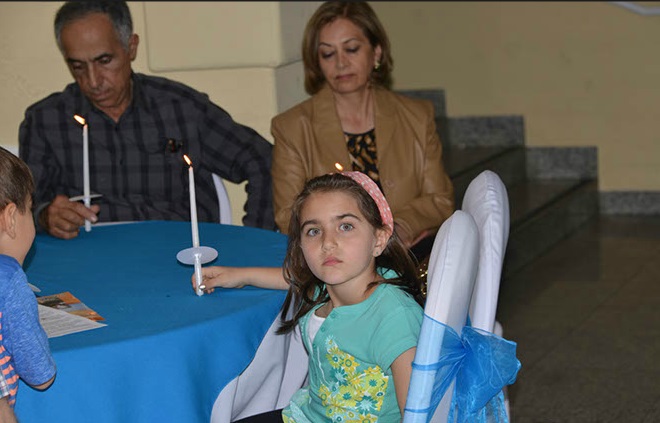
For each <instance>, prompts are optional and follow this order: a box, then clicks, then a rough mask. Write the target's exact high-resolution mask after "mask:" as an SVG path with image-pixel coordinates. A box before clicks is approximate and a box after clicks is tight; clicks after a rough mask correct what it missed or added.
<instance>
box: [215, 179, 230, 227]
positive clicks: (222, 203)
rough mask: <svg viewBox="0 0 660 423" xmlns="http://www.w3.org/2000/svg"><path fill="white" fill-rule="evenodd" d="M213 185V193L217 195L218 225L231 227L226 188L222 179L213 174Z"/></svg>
mask: <svg viewBox="0 0 660 423" xmlns="http://www.w3.org/2000/svg"><path fill="white" fill-rule="evenodd" d="M213 184H214V185H215V192H216V193H217V194H218V207H219V208H220V223H222V224H225V225H231V221H232V218H231V203H230V202H229V194H227V188H226V187H225V184H224V182H223V181H222V178H221V177H220V176H218V175H216V174H215V173H214V174H213Z"/></svg>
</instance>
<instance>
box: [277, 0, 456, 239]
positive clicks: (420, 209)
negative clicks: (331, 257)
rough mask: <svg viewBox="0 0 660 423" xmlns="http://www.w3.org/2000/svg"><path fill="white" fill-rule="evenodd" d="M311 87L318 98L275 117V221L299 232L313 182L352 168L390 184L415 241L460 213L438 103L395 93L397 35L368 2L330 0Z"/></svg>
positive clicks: (385, 186) (318, 29)
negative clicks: (293, 213)
mask: <svg viewBox="0 0 660 423" xmlns="http://www.w3.org/2000/svg"><path fill="white" fill-rule="evenodd" d="M303 63H304V66H305V89H306V91H307V92H308V93H309V94H310V95H312V97H311V98H310V99H308V100H306V101H304V102H302V103H300V104H298V105H297V106H294V107H293V108H291V109H289V110H287V111H286V112H284V113H282V114H280V115H278V116H276V117H275V118H273V120H272V124H271V132H272V134H273V137H274V139H275V145H274V148H273V163H272V171H271V172H272V179H273V195H274V207H275V221H276V223H277V225H278V227H279V228H280V230H281V231H282V232H284V233H287V232H288V230H289V227H288V226H289V218H290V208H291V205H292V203H293V200H294V198H295V197H296V195H297V194H298V193H299V192H300V190H301V189H302V187H303V185H304V183H305V181H306V180H308V179H310V178H312V177H315V176H318V175H321V174H324V173H329V172H335V171H337V169H336V168H335V163H338V164H340V165H341V166H342V168H343V169H344V170H359V171H362V172H364V173H366V174H367V175H369V176H370V177H371V178H372V179H374V181H376V182H377V183H378V184H379V186H380V187H381V189H382V190H383V192H384V194H385V197H386V198H387V200H388V202H389V204H390V206H391V207H392V212H393V214H394V222H395V231H396V233H397V235H398V236H399V238H401V239H402V241H404V243H405V244H406V245H407V246H409V247H412V246H414V245H415V244H416V243H418V242H419V241H420V240H421V239H423V238H424V237H426V236H429V235H435V232H436V231H437V229H438V228H439V227H440V225H441V224H442V222H444V221H445V219H447V218H448V217H449V216H450V215H451V213H452V212H453V211H454V192H453V186H452V183H451V181H450V179H449V177H448V176H447V174H446V173H445V171H444V167H443V164H442V145H441V143H440V139H439V137H438V134H437V131H436V126H435V119H434V113H433V106H432V104H431V103H430V102H428V101H425V100H416V99H412V98H408V97H405V96H402V95H399V94H395V93H393V92H392V91H390V90H388V89H387V87H388V86H389V85H390V80H391V69H392V58H391V56H390V47H389V40H388V38H387V35H386V33H385V31H384V29H383V27H382V25H381V23H380V21H379V20H378V18H377V16H376V15H375V13H374V12H373V10H372V9H371V7H370V6H369V5H368V4H367V3H365V2H327V3H324V4H322V5H321V6H320V7H319V9H318V10H317V11H316V12H315V14H314V15H313V16H312V17H311V19H310V20H309V22H308V24H307V27H306V29H305V34H304V39H303Z"/></svg>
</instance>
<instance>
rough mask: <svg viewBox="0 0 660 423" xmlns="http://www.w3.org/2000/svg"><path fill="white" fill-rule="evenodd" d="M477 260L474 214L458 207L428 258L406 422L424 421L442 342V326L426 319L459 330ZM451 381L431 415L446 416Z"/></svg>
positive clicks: (460, 329)
mask: <svg viewBox="0 0 660 423" xmlns="http://www.w3.org/2000/svg"><path fill="white" fill-rule="evenodd" d="M478 260H479V236H478V230H477V227H476V225H475V223H474V220H473V219H472V217H471V216H470V215H469V214H467V213H465V212H463V211H460V210H457V211H456V212H454V214H453V215H452V216H451V217H450V218H449V219H447V220H446V221H445V222H444V223H443V224H442V226H441V227H440V230H439V231H438V234H437V235H436V237H435V241H434V243H433V249H432V250H431V256H430V260H429V271H428V294H427V298H426V306H425V308H424V314H425V320H424V322H423V323H422V329H421V333H420V337H419V341H418V343H417V352H416V353H415V360H414V362H413V372H412V377H411V380H410V387H409V389H408V398H407V400H406V411H405V412H404V418H403V421H404V423H417V422H424V423H425V422H426V421H427V420H426V419H427V416H428V414H429V413H428V412H426V413H424V412H420V410H426V409H428V408H429V407H431V396H432V391H433V383H434V378H435V372H433V371H429V370H425V369H424V366H429V365H432V364H434V363H435V362H436V361H437V359H438V356H439V355H440V352H441V351H440V350H441V347H442V340H443V336H444V332H443V331H438V330H436V329H437V327H436V329H434V327H435V326H433V325H431V324H427V323H428V322H427V317H428V318H430V319H433V320H435V321H439V322H441V323H444V324H446V325H447V326H450V327H451V328H453V329H454V330H455V331H456V332H457V333H458V334H459V335H460V334H461V332H462V329H463V326H465V323H466V320H467V315H468V307H469V304H470V299H471V296H472V291H473V288H474V281H475V278H476V274H477V264H478ZM452 392H453V383H452V385H451V386H450V387H449V389H447V391H446V393H445V395H444V397H443V398H442V400H441V402H440V404H439V405H438V407H437V409H436V411H435V415H434V418H433V420H432V421H438V422H444V421H446V420H447V416H448V414H449V405H450V403H451V399H452Z"/></svg>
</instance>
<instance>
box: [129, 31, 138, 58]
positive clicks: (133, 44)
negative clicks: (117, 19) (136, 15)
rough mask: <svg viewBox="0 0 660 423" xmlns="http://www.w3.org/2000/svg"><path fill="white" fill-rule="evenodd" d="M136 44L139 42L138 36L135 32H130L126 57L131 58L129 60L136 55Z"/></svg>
mask: <svg viewBox="0 0 660 423" xmlns="http://www.w3.org/2000/svg"><path fill="white" fill-rule="evenodd" d="M138 44H140V37H138V35H137V34H132V35H131V38H129V39H128V57H130V58H131V62H132V61H133V60H135V58H136V57H137V48H138Z"/></svg>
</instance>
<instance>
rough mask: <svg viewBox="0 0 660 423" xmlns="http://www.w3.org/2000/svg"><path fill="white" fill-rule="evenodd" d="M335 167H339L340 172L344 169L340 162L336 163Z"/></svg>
mask: <svg viewBox="0 0 660 423" xmlns="http://www.w3.org/2000/svg"><path fill="white" fill-rule="evenodd" d="M335 168H337V170H338V171H340V172H342V171H343V170H344V166H342V165H340V164H339V163H335Z"/></svg>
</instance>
